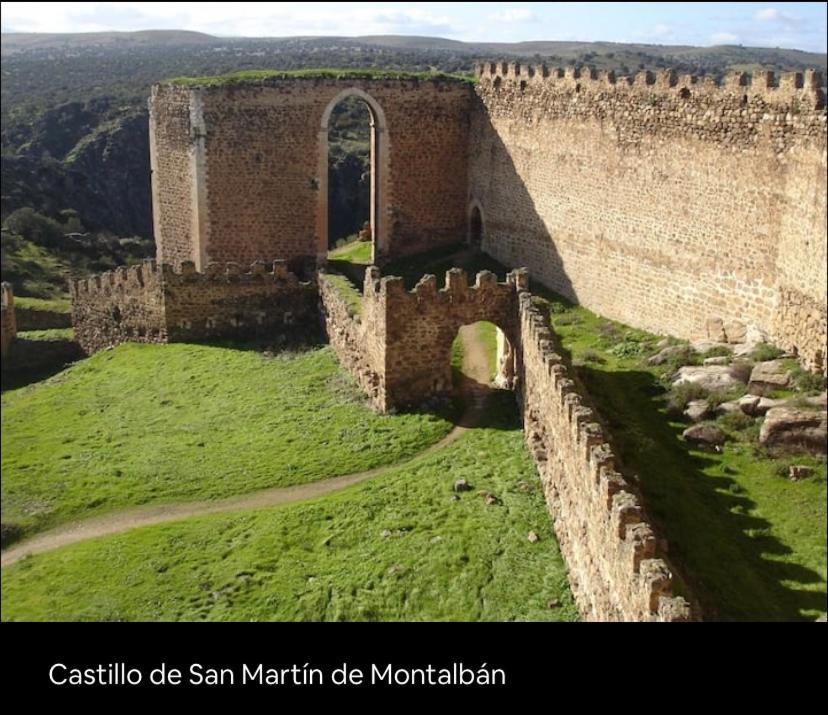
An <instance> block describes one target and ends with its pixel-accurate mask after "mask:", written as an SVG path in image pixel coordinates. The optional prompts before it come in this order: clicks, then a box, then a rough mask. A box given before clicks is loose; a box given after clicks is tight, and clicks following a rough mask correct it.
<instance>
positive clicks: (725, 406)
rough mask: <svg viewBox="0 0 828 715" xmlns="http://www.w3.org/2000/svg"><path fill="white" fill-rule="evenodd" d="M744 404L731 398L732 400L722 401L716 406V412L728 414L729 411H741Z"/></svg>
mask: <svg viewBox="0 0 828 715" xmlns="http://www.w3.org/2000/svg"><path fill="white" fill-rule="evenodd" d="M741 411H742V406H741V405H740V404H739V401H738V400H731V401H730V402H720V403H719V404H718V405H717V406H716V414H717V415H726V414H728V413H729V412H741Z"/></svg>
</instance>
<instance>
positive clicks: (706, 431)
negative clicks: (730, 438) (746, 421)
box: [681, 424, 726, 451]
mask: <svg viewBox="0 0 828 715" xmlns="http://www.w3.org/2000/svg"><path fill="white" fill-rule="evenodd" d="M681 436H682V437H684V439H685V440H687V441H688V442H689V443H690V444H692V445H695V446H697V447H705V448H707V449H714V450H716V451H719V449H720V448H721V445H723V444H724V442H725V439H726V437H725V433H724V432H722V431H721V430H720V429H719V428H718V427H716V425H705V424H702V425H693V426H692V427H688V428H687V429H686V430H684V432H682V433H681Z"/></svg>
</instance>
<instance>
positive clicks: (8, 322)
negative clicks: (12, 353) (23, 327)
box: [0, 283, 17, 356]
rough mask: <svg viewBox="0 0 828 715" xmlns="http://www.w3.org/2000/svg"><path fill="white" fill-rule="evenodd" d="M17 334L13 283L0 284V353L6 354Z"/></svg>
mask: <svg viewBox="0 0 828 715" xmlns="http://www.w3.org/2000/svg"><path fill="white" fill-rule="evenodd" d="M16 335H17V322H16V320H15V314H14V293H12V287H11V283H3V284H2V285H0V355H2V356H5V355H6V353H7V352H8V350H9V345H11V343H12V340H14V338H15V336H16Z"/></svg>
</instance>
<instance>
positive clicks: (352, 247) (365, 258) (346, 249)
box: [328, 241, 372, 264]
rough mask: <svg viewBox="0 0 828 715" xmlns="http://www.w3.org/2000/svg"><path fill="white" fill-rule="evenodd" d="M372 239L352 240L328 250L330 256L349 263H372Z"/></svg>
mask: <svg viewBox="0 0 828 715" xmlns="http://www.w3.org/2000/svg"><path fill="white" fill-rule="evenodd" d="M371 249H372V244H371V242H370V241H352V242H351V243H346V244H345V245H344V246H340V247H339V248H334V249H332V250H330V251H328V258H331V259H334V260H337V261H348V262H349V263H365V264H370V263H371V252H372V251H371Z"/></svg>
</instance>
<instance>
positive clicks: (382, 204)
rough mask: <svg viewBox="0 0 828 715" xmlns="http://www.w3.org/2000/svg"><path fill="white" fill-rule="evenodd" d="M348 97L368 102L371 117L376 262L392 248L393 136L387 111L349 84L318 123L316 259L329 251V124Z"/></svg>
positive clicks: (374, 249) (319, 259) (372, 236)
mask: <svg viewBox="0 0 828 715" xmlns="http://www.w3.org/2000/svg"><path fill="white" fill-rule="evenodd" d="M347 97H358V98H359V99H361V100H362V101H363V102H365V104H366V106H367V107H368V112H369V114H370V117H371V140H370V141H371V201H370V204H371V212H370V222H371V259H372V261H371V262H372V263H376V262H377V261H378V260H379V259H380V258H381V257H382V256H384V255H386V254H387V253H388V248H389V240H390V235H389V221H388V219H389V211H388V205H389V204H388V202H389V196H388V194H389V171H390V166H389V156H390V139H389V136H388V124H387V121H386V119H385V112H384V111H383V109H382V107H381V106H380V105H379V103H378V102H377V101H376V100H375V99H374V98H373V97H372V96H371V95H370V94H368V93H367V92H366V91H365V90H362V89H360V88H359V87H348V88H347V89H343V90H342V91H341V92H339V93H338V94H337V95H336V96H335V97H334V98H333V99H332V100H331V101H330V102H328V105H327V106H326V107H325V111H324V112H322V119H321V122H320V126H319V141H318V145H319V146H318V155H319V202H318V208H317V215H316V235H317V250H316V253H317V261H318V262H320V263H324V262H325V259H326V257H327V254H328V125H329V122H330V119H331V112H333V109H334V107H336V105H337V104H339V103H340V102H341V101H342V100H343V99H346V98H347Z"/></svg>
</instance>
